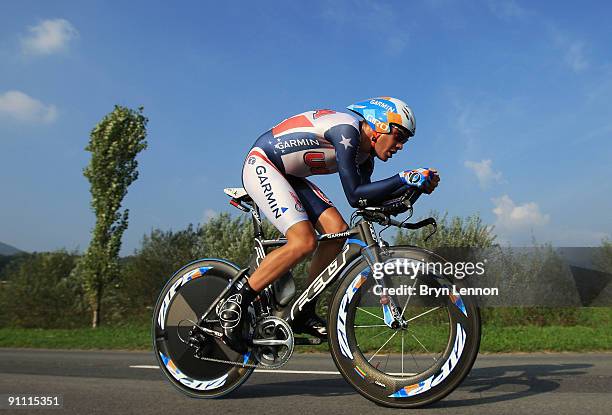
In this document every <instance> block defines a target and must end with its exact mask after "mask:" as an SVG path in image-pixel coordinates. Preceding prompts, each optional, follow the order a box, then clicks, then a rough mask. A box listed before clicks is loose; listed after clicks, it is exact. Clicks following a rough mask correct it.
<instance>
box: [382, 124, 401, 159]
mask: <svg viewBox="0 0 612 415" xmlns="http://www.w3.org/2000/svg"><path fill="white" fill-rule="evenodd" d="M407 141H408V140H407V137H406V136H405V135H404V134H402V132H401V131H400V130H399V128H396V127H391V132H390V133H388V134H381V135H380V136H379V137H378V140H376V144H375V146H374V151H375V152H376V155H377V156H378V158H379V159H381V160H382V161H387V160H389V159H390V158H392V157H393V155H394V154H395V153H397V152H398V151H400V150H401V149H402V148H404V144H405V143H406V142H407Z"/></svg>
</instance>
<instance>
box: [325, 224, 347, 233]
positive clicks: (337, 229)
mask: <svg viewBox="0 0 612 415" xmlns="http://www.w3.org/2000/svg"><path fill="white" fill-rule="evenodd" d="M347 230H348V225H347V224H346V222H345V221H339V222H335V223H333V224H331V225H330V226H328V229H326V233H341V232H346V231H347Z"/></svg>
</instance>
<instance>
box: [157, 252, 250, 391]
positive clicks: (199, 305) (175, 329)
mask: <svg viewBox="0 0 612 415" xmlns="http://www.w3.org/2000/svg"><path fill="white" fill-rule="evenodd" d="M238 271H239V269H238V267H237V266H235V265H234V264H231V263H229V262H227V261H224V260H220V259H204V260H199V261H196V262H193V263H191V264H189V265H187V266H185V267H183V268H182V269H180V270H179V271H177V272H176V273H175V274H174V275H173V276H172V277H171V278H170V280H169V281H168V283H167V284H166V286H165V287H164V289H163V290H162V292H161V294H160V296H159V299H158V300H157V304H156V305H155V310H154V313H153V349H154V351H155V357H156V358H157V361H158V362H159V366H160V368H161V370H162V372H163V373H164V375H165V376H166V377H167V378H168V380H170V382H171V383H172V384H173V385H174V386H175V387H177V388H178V389H179V390H180V391H181V392H183V393H185V394H187V395H189V396H191V397H194V398H216V397H220V396H223V395H226V394H228V393H230V392H231V391H233V390H234V389H236V388H237V387H238V386H240V385H241V384H242V383H244V382H245V381H246V380H247V378H248V377H249V376H250V375H251V373H252V372H253V367H249V366H245V365H240V364H235V363H233V362H241V363H243V364H246V363H249V364H252V363H254V362H253V359H252V358H251V357H250V352H249V353H247V354H245V355H241V354H240V353H237V352H235V351H233V350H231V349H230V348H229V347H228V346H227V345H225V343H223V342H222V341H221V340H219V339H216V338H213V337H209V336H206V338H205V339H204V340H203V342H204V343H205V344H203V345H202V349H201V353H200V354H199V355H198V354H196V353H195V350H194V348H193V347H192V346H189V345H188V344H187V343H186V342H185V340H186V339H188V338H189V331H190V330H191V328H192V327H193V325H194V324H195V322H197V321H198V319H199V318H200V316H201V315H202V314H204V312H205V311H206V309H207V308H208V307H209V306H210V304H211V303H212V302H213V301H214V300H215V299H216V298H217V296H218V295H219V294H220V293H221V292H222V291H223V289H224V288H225V287H227V285H228V284H229V283H230V282H231V280H232V279H233V278H234V277H235V276H236V275H237V273H238ZM213 314H215V313H214V311H213V312H212V313H211V315H210V318H211V323H210V324H209V326H208V327H209V328H210V329H213V330H217V331H220V330H221V326H220V324H219V323H218V322H215V321H214V319H215V317H214V316H212V315H213ZM199 357H205V358H211V359H215V361H212V360H204V359H201V358H199ZM223 362H229V363H223Z"/></svg>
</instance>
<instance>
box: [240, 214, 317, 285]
mask: <svg viewBox="0 0 612 415" xmlns="http://www.w3.org/2000/svg"><path fill="white" fill-rule="evenodd" d="M285 236H286V237H287V244H285V245H283V246H281V247H280V248H278V249H275V250H274V251H272V252H270V253H269V254H268V255H266V257H265V258H264V259H263V260H262V261H261V263H260V264H259V267H258V268H257V269H256V270H255V272H254V273H253V275H251V277H250V278H249V285H250V286H251V287H252V288H253V289H254V290H255V291H261V290H263V289H264V288H266V287H267V286H268V285H269V284H271V283H272V282H274V281H276V280H277V279H278V278H279V277H280V276H281V275H283V274H285V273H286V272H287V271H289V270H290V269H291V268H292V267H293V266H294V265H296V264H297V263H298V262H300V261H301V260H302V259H304V258H306V257H307V256H308V255H310V254H311V253H312V252H313V251H314V250H315V249H316V247H317V238H316V236H315V232H314V228H313V227H312V224H311V223H310V222H308V221H302V222H298V223H296V224H295V225H293V226H291V227H290V228H289V229H288V230H287V233H286V234H285Z"/></svg>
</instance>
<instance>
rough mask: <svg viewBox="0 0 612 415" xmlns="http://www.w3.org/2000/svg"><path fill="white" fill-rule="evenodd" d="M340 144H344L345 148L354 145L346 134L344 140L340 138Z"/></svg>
mask: <svg viewBox="0 0 612 415" xmlns="http://www.w3.org/2000/svg"><path fill="white" fill-rule="evenodd" d="M340 144H342V145H343V146H344V149H345V150H346V149H347V148H349V147H353V145H352V144H351V140H349V139H348V138H346V137H345V136H344V135H342V140H340Z"/></svg>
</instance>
